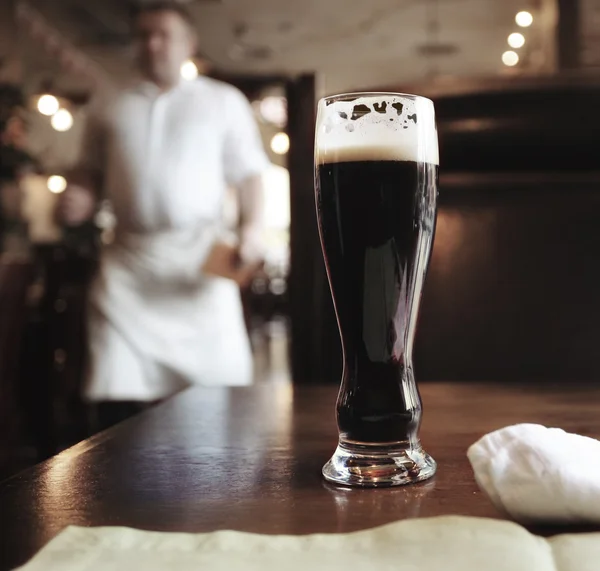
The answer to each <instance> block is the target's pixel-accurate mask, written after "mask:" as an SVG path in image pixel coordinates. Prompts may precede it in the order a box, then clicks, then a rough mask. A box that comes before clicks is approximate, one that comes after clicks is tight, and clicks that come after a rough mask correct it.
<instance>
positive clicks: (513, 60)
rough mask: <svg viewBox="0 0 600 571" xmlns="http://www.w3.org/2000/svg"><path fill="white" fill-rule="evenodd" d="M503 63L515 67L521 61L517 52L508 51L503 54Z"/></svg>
mask: <svg viewBox="0 0 600 571" xmlns="http://www.w3.org/2000/svg"><path fill="white" fill-rule="evenodd" d="M502 63H503V64H504V65H507V66H508V67H513V66H515V65H517V64H518V63H519V55H518V54H517V52H513V51H510V50H509V51H507V52H504V53H503V54H502Z"/></svg>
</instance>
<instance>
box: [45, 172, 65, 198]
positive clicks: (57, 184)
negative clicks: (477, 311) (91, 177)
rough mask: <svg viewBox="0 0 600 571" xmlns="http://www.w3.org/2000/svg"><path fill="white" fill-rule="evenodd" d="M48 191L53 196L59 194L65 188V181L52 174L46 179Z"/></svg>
mask: <svg viewBox="0 0 600 571" xmlns="http://www.w3.org/2000/svg"><path fill="white" fill-rule="evenodd" d="M47 185H48V190H49V191H50V192H53V193H54V194H60V193H61V192H64V191H65V189H66V188H67V179H66V178H65V177H64V176H60V175H58V174H54V175H52V176H50V177H48V182H47Z"/></svg>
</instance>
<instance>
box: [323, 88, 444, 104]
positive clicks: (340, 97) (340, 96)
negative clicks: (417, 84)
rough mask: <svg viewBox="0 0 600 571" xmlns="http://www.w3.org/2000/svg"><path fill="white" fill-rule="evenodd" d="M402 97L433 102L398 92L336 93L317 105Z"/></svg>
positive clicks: (425, 98)
mask: <svg viewBox="0 0 600 571" xmlns="http://www.w3.org/2000/svg"><path fill="white" fill-rule="evenodd" d="M381 96H387V97H404V98H406V99H412V100H413V101H415V100H417V99H424V100H425V101H430V102H431V103H433V101H432V100H431V99H430V98H429V97H425V96H424V95H415V94H414V93H402V92H400V91H348V92H346V93H337V94H335V95H327V96H325V97H321V99H319V103H322V102H327V101H352V99H358V98H360V97H381Z"/></svg>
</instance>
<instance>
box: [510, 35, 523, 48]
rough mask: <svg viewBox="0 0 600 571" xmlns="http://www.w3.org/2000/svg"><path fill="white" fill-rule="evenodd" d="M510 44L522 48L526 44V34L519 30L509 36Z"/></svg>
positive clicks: (512, 46)
mask: <svg viewBox="0 0 600 571" xmlns="http://www.w3.org/2000/svg"><path fill="white" fill-rule="evenodd" d="M508 45H509V46H510V47H511V48H522V47H523V46H524V45H525V36H524V35H523V34H519V32H514V33H512V34H511V35H510V36H508Z"/></svg>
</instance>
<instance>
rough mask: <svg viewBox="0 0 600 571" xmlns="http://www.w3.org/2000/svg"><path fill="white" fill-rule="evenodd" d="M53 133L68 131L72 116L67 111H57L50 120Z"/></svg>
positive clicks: (71, 124) (71, 123)
mask: <svg viewBox="0 0 600 571" xmlns="http://www.w3.org/2000/svg"><path fill="white" fill-rule="evenodd" d="M50 124H51V125H52V128H53V129H54V130H55V131H60V132H64V131H68V130H69V129H70V128H71V127H72V126H73V115H71V113H70V112H69V111H68V110H67V109H59V110H58V111H57V112H56V113H55V114H54V115H52V119H51V120H50Z"/></svg>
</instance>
